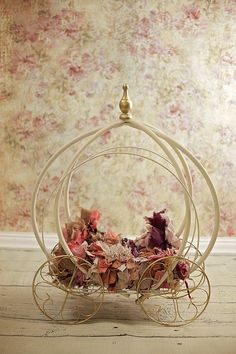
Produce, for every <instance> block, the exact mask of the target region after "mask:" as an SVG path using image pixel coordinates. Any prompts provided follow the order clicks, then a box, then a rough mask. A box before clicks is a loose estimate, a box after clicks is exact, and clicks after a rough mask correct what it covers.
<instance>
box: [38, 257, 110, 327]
mask: <svg viewBox="0 0 236 354" xmlns="http://www.w3.org/2000/svg"><path fill="white" fill-rule="evenodd" d="M80 282H81V284H82V283H83V285H81V286H80V285H79V284H80ZM32 291H33V296H34V300H35V302H36V304H37V306H38V308H39V309H40V310H41V311H42V313H43V314H44V315H45V316H47V317H48V318H50V319H51V320H54V321H57V322H61V323H70V324H73V323H75V324H76V323H82V322H85V321H87V320H89V319H90V318H92V317H93V316H95V315H96V313H97V312H98V310H99V309H100V307H101V304H102V302H103V296H104V289H103V282H102V279H101V277H100V275H99V274H98V273H97V272H92V271H91V264H90V263H89V262H88V261H86V260H83V259H81V258H79V257H72V256H68V255H63V256H59V257H52V258H51V259H50V260H47V261H46V262H45V263H43V264H42V265H41V266H40V268H39V269H38V270H37V272H36V274H35V276H34V279H33V284H32Z"/></svg>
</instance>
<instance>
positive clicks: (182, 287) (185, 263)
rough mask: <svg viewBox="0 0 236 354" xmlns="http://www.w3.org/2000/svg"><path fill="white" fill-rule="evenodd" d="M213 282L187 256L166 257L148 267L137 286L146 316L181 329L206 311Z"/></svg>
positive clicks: (137, 301)
mask: <svg viewBox="0 0 236 354" xmlns="http://www.w3.org/2000/svg"><path fill="white" fill-rule="evenodd" d="M209 298H210V283H209V280H208V277H207V275H206V273H205V272H204V269H203V268H201V267H200V266H198V265H197V264H196V263H194V262H193V261H191V260H189V259H186V258H184V257H177V256H170V257H165V258H162V259H159V260H156V261H153V262H152V263H151V264H149V265H148V266H147V267H146V269H145V270H144V271H143V273H142V275H141V277H140V280H139V282H138V284H137V300H136V303H137V304H139V305H140V306H141V308H142V310H143V311H144V312H145V314H146V315H147V316H148V317H149V318H150V319H151V320H153V321H155V322H158V323H160V324H162V325H165V326H182V325H185V324H187V323H190V322H192V321H194V320H195V319H196V318H198V317H199V316H200V315H201V314H202V312H203V311H204V310H205V308H206V306H207V304H208V302H209Z"/></svg>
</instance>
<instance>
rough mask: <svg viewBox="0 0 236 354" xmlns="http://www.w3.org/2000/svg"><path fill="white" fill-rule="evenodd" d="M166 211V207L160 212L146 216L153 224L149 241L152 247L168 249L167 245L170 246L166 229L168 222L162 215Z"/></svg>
mask: <svg viewBox="0 0 236 354" xmlns="http://www.w3.org/2000/svg"><path fill="white" fill-rule="evenodd" d="M164 213H165V209H164V210H162V211H159V212H158V213H155V212H153V216H152V217H150V218H149V217H146V218H145V220H146V221H147V222H148V223H149V224H150V225H151V226H152V227H151V230H150V232H149V242H148V246H149V247H150V248H153V247H158V248H160V249H162V250H166V249H167V247H168V246H170V245H169V244H168V241H167V240H166V234H165V230H166V227H167V225H168V224H167V221H166V218H165V217H163V215H162V214H164Z"/></svg>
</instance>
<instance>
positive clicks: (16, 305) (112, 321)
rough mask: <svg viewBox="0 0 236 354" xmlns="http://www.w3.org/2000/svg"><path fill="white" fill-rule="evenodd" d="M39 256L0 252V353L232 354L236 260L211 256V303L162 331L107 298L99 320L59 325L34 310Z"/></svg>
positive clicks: (126, 304) (131, 307)
mask: <svg viewBox="0 0 236 354" xmlns="http://www.w3.org/2000/svg"><path fill="white" fill-rule="evenodd" d="M43 261H44V258H43V255H42V254H41V252H40V251H36V250H31V251H29V250H28V251H26V250H25V251H24V250H0V354H18V353H20V354H29V353H30V354H31V353H32V354H38V353H40V354H47V353H50V354H53V353H56V354H60V353H63V354H71V353H79V354H93V353H96V354H100V353H105V354H116V353H124V354H126V353H129V354H132V353H136V354H139V353H142V354H149V353H150V354H152V353H153V354H154V353H155V354H157V353H160V354H166V353H170V354H172V353H174V354H175V353H176V354H178V353H181V354H185V353H186V354H187V353H188V354H194V353H198V354H199V353H200V354H201V353H202V354H208V353H213V354H236V256H218V255H217V256H210V257H209V258H208V260H207V264H206V271H207V274H208V276H209V278H210V281H211V285H212V296H211V302H210V304H209V305H208V307H207V309H206V311H205V312H204V313H203V314H202V316H201V317H200V318H199V319H198V320H196V321H195V322H194V323H192V324H190V325H188V326H185V327H181V328H167V327H162V326H160V325H158V324H155V323H154V322H152V321H150V320H148V319H146V318H145V315H144V314H143V312H142V311H141V309H140V308H139V306H137V305H135V304H134V302H133V301H132V300H130V299H126V298H124V297H122V298H121V297H117V298H116V295H109V296H107V298H106V301H105V304H104V305H103V306H102V308H101V310H100V312H99V315H98V316H97V317H98V318H97V319H96V320H91V321H90V322H87V323H85V324H80V325H61V324H56V323H53V322H51V321H49V320H47V319H45V318H44V316H43V315H42V314H41V313H40V312H39V310H38V309H37V308H36V306H35V304H34V302H33V298H32V294H31V283H32V278H33V275H34V273H35V271H36V269H37V268H38V266H39V265H40V264H41V263H42V262H43Z"/></svg>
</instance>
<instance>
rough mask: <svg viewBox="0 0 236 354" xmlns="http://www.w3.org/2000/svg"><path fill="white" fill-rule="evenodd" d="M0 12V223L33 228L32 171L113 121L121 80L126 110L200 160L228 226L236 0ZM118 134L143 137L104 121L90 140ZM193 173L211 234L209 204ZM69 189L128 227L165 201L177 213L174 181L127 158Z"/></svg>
mask: <svg viewBox="0 0 236 354" xmlns="http://www.w3.org/2000/svg"><path fill="white" fill-rule="evenodd" d="M0 14H1V15H0V16H1V23H0V26H1V29H0V45H1V53H0V71H1V76H0V107H1V111H0V112H1V118H0V138H1V144H0V163H1V169H0V229H1V230H18V231H30V230H32V227H31V216H30V207H31V197H32V190H33V187H34V185H35V182H36V179H37V176H38V174H39V172H40V170H41V169H42V167H43V166H44V165H45V163H46V161H47V160H48V158H49V157H50V156H51V155H52V154H53V153H54V152H55V151H56V150H57V149H58V148H60V147H61V146H62V145H63V144H65V143H66V142H69V141H70V140H71V139H72V138H74V137H76V136H77V135H78V134H80V133H82V132H85V131H87V130H90V129H94V128H95V127H99V126H104V125H106V124H108V123H111V122H115V121H116V120H117V119H118V116H119V109H118V102H119V100H120V97H121V94H122V92H121V91H122V90H121V86H122V84H123V83H125V82H127V83H128V84H129V88H130V90H129V94H130V97H131V99H132V101H133V115H134V117H135V118H137V119H139V120H141V121H145V122H147V123H151V124H154V125H156V126H157V127H158V128H159V129H161V130H163V131H164V132H166V133H167V134H169V135H170V136H172V137H173V138H175V139H176V140H178V141H179V142H180V143H181V144H183V145H184V146H185V147H187V148H188V149H189V150H190V151H192V152H193V153H194V154H195V155H196V156H197V157H198V158H199V159H200V161H201V162H202V163H203V165H204V166H205V167H206V169H207V170H208V172H209V174H210V176H211V178H212V180H213V183H214V184H215V187H216V189H217V193H218V196H219V201H220V209H221V229H220V235H222V236H235V235H236V234H235V220H236V214H235V208H234V207H233V206H234V205H235V172H236V162H235V142H236V123H235V113H236V96H235V92H236V45H235V43H236V37H235V33H236V22H235V17H236V2H235V0H214V1H211V0H202V1H200V0H199V1H189V0H178V1H177V0H170V1H164V0H149V1H148V0H146V1H142V0H137V1H133V0H106V1H105V0H90V1H87V0H80V1H79V0H74V1H73V0H63V1H62V0H58V1H56V0H31V1H30V0H21V1H17V0H10V1H8V0H2V1H1V2H0ZM119 144H120V145H126V146H128V145H133V146H134V145H140V144H141V145H142V146H144V147H147V146H149V145H150V144H151V143H150V142H149V141H148V139H147V137H145V136H143V135H142V134H139V133H135V132H134V134H133V133H131V132H130V131H129V130H125V129H123V130H122V131H118V130H117V131H116V130H111V131H108V132H107V133H106V134H105V135H103V136H102V137H101V138H99V139H98V140H97V141H96V143H95V144H94V145H93V146H92V147H91V149H92V150H93V151H97V150H99V149H104V148H106V147H107V146H113V145H116V146H117V145H119ZM150 146H151V145H150ZM65 164H66V157H64V160H62V161H61V162H60V163H58V164H57V166H55V170H52V171H50V172H49V174H48V175H47V180H46V181H45V183H44V186H43V187H42V189H41V198H42V199H44V197H46V195H47V194H48V193H49V192H50V191H52V190H53V188H54V186H55V184H56V182H57V181H58V178H59V176H60V174H61V173H62V172H63V168H64V166H65ZM191 173H192V176H193V182H194V190H195V193H196V198H197V203H198V206H199V217H200V220H201V222H202V230H201V232H202V234H203V235H208V234H209V233H210V229H211V227H212V206H211V204H210V201H209V197H208V196H207V194H206V193H205V190H204V187H203V186H202V183H201V181H200V178H199V176H198V174H197V173H196V172H195V171H194V170H193V169H192V168H191ZM70 197H71V199H72V200H73V203H74V204H73V205H74V207H73V208H74V209H73V210H76V208H77V206H78V205H79V203H80V205H81V204H82V205H83V206H84V207H86V208H94V207H96V208H100V209H101V211H102V213H103V214H104V220H105V221H104V222H105V223H106V224H107V225H108V226H112V227H114V228H115V229H120V230H122V231H126V232H129V233H136V232H138V229H139V227H140V225H142V224H143V216H145V215H147V213H150V212H151V211H152V210H156V211H157V210H160V209H161V208H163V207H166V208H167V209H168V210H169V211H170V213H171V215H172V216H173V219H174V220H175V219H176V220H177V221H178V219H179V218H180V210H181V206H182V195H181V190H180V187H179V185H178V183H177V182H176V180H174V179H173V178H171V177H170V176H169V175H168V174H167V173H165V172H163V171H160V170H159V169H158V168H156V167H154V168H153V166H152V164H151V163H149V162H145V161H143V160H142V159H139V158H132V157H130V158H128V157H124V156H117V157H114V158H112V159H108V158H107V159H103V161H102V160H99V161H98V160H97V161H94V162H90V163H89V164H87V165H86V166H84V167H82V168H81V171H80V173H78V174H77V175H76V176H75V177H74V180H73V183H72V188H71V190H70ZM75 212H76V211H75ZM177 221H176V222H177ZM49 228H50V227H49Z"/></svg>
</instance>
